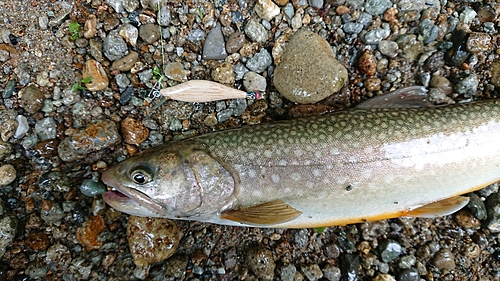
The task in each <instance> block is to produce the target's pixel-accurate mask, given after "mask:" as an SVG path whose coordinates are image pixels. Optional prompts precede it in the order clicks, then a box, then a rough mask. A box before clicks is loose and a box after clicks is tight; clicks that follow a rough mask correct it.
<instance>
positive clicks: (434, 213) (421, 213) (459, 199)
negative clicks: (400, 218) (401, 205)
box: [404, 196, 469, 218]
mask: <svg viewBox="0 0 500 281" xmlns="http://www.w3.org/2000/svg"><path fill="white" fill-rule="evenodd" d="M468 203H469V197H466V196H455V197H451V198H447V199H444V200H441V201H437V202H434V203H430V204H427V205H424V206H422V207H419V208H416V209H414V210H411V211H408V212H406V213H405V214H404V216H410V217H420V218H436V217H442V216H447V215H450V214H453V213H454V212H456V211H458V210H460V209H462V208H463V207H465V205H467V204H468Z"/></svg>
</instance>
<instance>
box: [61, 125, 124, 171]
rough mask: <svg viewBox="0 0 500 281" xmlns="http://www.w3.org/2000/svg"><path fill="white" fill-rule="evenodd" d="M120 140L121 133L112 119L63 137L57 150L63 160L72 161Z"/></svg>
mask: <svg viewBox="0 0 500 281" xmlns="http://www.w3.org/2000/svg"><path fill="white" fill-rule="evenodd" d="M119 141H120V134H119V133H118V129H117V128H116V124H115V123H114V122H112V121H100V122H97V123H94V124H92V125H90V126H88V127H87V128H85V129H84V130H82V131H79V132H77V133H76V134H74V135H73V136H72V137H67V138H65V139H63V140H62V141H61V143H59V146H58V148H57V152H58V154H59V158H61V160H63V161H67V162H70V161H75V160H77V159H81V158H84V157H85V155H87V154H88V153H90V152H93V151H97V150H101V149H105V148H108V147H111V146H113V145H115V144H117V143H118V142H119Z"/></svg>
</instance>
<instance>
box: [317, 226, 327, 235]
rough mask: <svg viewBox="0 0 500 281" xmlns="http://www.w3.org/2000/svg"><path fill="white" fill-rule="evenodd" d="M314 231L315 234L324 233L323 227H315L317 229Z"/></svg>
mask: <svg viewBox="0 0 500 281" xmlns="http://www.w3.org/2000/svg"><path fill="white" fill-rule="evenodd" d="M315 229H316V232H317V233H318V234H321V233H323V231H325V227H317V228H315Z"/></svg>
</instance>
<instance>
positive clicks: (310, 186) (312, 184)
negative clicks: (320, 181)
mask: <svg viewBox="0 0 500 281" xmlns="http://www.w3.org/2000/svg"><path fill="white" fill-rule="evenodd" d="M306 187H307V188H313V187H314V183H313V182H310V181H308V182H306Z"/></svg>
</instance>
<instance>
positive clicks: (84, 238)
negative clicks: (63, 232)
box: [76, 216, 106, 251]
mask: <svg viewBox="0 0 500 281" xmlns="http://www.w3.org/2000/svg"><path fill="white" fill-rule="evenodd" d="M104 229H106V222H105V221H104V219H103V218H102V217H101V216H91V217H90V218H88V220H86V221H85V222H84V223H83V225H82V227H79V228H78V229H77V230H76V237H77V238H78V241H80V244H82V245H83V247H84V248H85V250H86V251H92V250H99V249H100V248H101V247H102V242H101V241H99V240H98V239H97V237H98V236H99V234H100V233H101V232H102V231H103V230H104Z"/></svg>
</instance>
